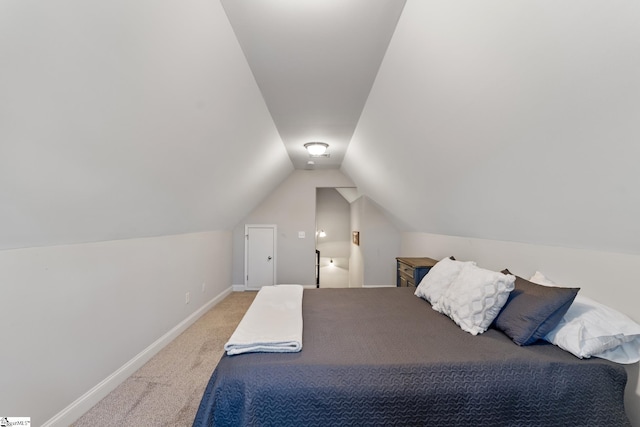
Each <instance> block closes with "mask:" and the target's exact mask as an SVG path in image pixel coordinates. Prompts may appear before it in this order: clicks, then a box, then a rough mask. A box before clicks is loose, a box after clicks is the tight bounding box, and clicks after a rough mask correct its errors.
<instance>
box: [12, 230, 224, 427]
mask: <svg viewBox="0 0 640 427" xmlns="http://www.w3.org/2000/svg"><path fill="white" fill-rule="evenodd" d="M203 283H204V284H205V290H204V291H202V284H203ZM230 284H231V232H230V231H224V232H205V233H194V234H183V235H176V236H164V237H155V238H143V239H130V240H117V241H109V242H99V243H87V244H76V245H63V246H49V247H41V248H28V249H16V250H5V251H0V286H1V291H2V298H1V299H2V321H1V322H0V336H1V337H2V340H3V342H4V343H5V346H4V347H5V348H4V349H3V351H2V352H0V367H1V369H2V381H3V384H4V386H3V387H0V413H3V414H6V415H11V414H14V415H16V416H18V415H21V416H28V417H31V422H32V424H33V425H37V426H40V425H43V424H44V423H45V421H47V420H49V419H50V418H52V417H53V416H54V415H56V414H58V413H60V412H61V411H63V409H65V408H69V409H68V411H66V412H67V413H65V414H63V416H62V418H61V419H59V420H58V421H59V423H58V424H57V425H69V424H70V423H71V422H72V421H74V420H75V417H79V416H80V415H82V413H83V412H84V411H87V410H89V409H90V408H91V407H92V406H93V405H95V404H96V403H97V402H98V401H99V399H100V398H101V397H103V396H104V395H105V394H106V393H107V392H108V391H110V390H111V389H112V388H114V387H115V386H117V385H118V383H119V381H122V380H124V379H126V377H127V376H128V375H131V374H133V372H134V371H135V369H136V367H137V368H139V367H140V366H142V363H144V362H145V361H146V360H148V359H149V358H150V357H151V356H153V354H154V353H155V352H157V351H158V350H159V349H160V348H161V347H162V346H163V345H166V344H167V343H168V340H167V339H165V340H161V339H162V338H163V337H165V334H167V333H169V332H170V331H174V332H176V334H173V335H174V336H177V332H180V331H179V330H176V327H177V326H178V325H180V324H181V323H182V322H183V321H185V319H188V318H189V317H190V316H192V315H194V314H195V313H196V312H198V310H199V309H201V308H202V307H203V306H205V305H206V304H207V303H208V302H210V301H211V300H212V299H214V298H216V297H218V296H220V295H221V294H222V293H223V292H225V291H228V290H230ZM186 292H189V293H190V296H191V300H190V303H189V304H185V293H186ZM159 340H161V341H162V342H158V341H159ZM154 344H155V345H154ZM152 346H153V348H151V347H152ZM125 367H128V368H126V369H124V370H123V371H122V372H120V373H119V374H118V373H117V371H119V370H121V369H123V368H125ZM103 381H105V382H104V383H103ZM98 385H99V387H98V388H97V389H94V387H95V386H98ZM89 391H91V393H90V395H89V396H86V395H85V393H87V392H89ZM81 397H82V398H83V399H81V401H77V399H80V398H81Z"/></svg>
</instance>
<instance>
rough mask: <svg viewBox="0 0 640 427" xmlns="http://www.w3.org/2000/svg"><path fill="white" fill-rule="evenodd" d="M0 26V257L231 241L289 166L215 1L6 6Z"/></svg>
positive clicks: (56, 0) (80, 0)
mask: <svg viewBox="0 0 640 427" xmlns="http://www.w3.org/2000/svg"><path fill="white" fill-rule="evenodd" d="M0 28H2V36H1V37H0V57H1V58H3V59H2V66H1V67H0V82H2V83H0V85H1V90H0V92H1V95H0V249H7V248H19V247H30V246H46V245H55V244H65V243H79V242H92V241H103V240H115V239H128V238H133V237H146V236H162V235H169V234H180V233H188V232H197V231H207V230H230V229H231V228H232V227H233V226H234V225H235V224H236V222H237V221H238V218H241V217H242V216H244V215H246V214H247V213H248V212H250V211H251V209H252V208H253V207H255V205H256V204H257V203H258V202H259V201H260V200H261V199H262V197H264V194H268V193H269V192H271V191H272V190H273V189H274V188H275V187H276V186H277V185H278V184H279V183H280V182H281V181H282V180H283V179H284V178H285V177H286V176H287V175H288V174H289V173H290V172H291V170H292V169H293V166H292V164H291V161H290V160H289V156H288V155H287V153H286V150H285V148H284V146H283V144H282V141H281V140H280V137H279V135H278V132H277V130H276V128H275V125H274V124H273V121H272V120H271V116H270V114H269V111H268V110H267V108H266V105H265V103H264V100H263V98H262V95H261V93H260V91H259V89H258V86H257V84H256V82H255V80H254V78H253V75H252V74H251V71H250V69H249V66H248V64H247V62H246V60H245V57H244V55H243V53H242V50H241V49H240V46H239V44H238V41H237V39H236V38H235V36H234V33H233V30H232V29H231V26H230V24H229V21H228V19H227V17H226V15H225V13H224V10H223V9H222V6H221V5H220V3H219V2H205V1H200V0H196V1H193V2H190V3H189V6H185V5H184V4H181V3H176V2H173V1H168V0H158V1H145V0H141V1H135V2H131V1H128V0H113V1H109V2H86V1H83V0H66V1H59V0H52V1H46V2H41V1H30V0H27V1H11V0H9V1H3V2H2V4H1V6H0ZM248 123H249V124H250V125H247V124H248ZM258 142H259V143H258ZM230 181H233V184H232V185H230Z"/></svg>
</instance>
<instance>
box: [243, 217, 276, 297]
mask: <svg viewBox="0 0 640 427" xmlns="http://www.w3.org/2000/svg"><path fill="white" fill-rule="evenodd" d="M250 228H271V229H273V284H274V285H275V284H276V268H277V266H278V263H277V260H278V256H277V255H278V254H277V249H278V244H277V238H278V226H277V225H276V224H245V225H244V289H245V290H258V288H249V287H248V283H247V273H248V270H249V257H248V254H249V243H248V240H249V229H250Z"/></svg>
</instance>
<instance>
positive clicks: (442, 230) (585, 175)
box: [342, 0, 640, 254]
mask: <svg viewBox="0 0 640 427" xmlns="http://www.w3.org/2000/svg"><path fill="white" fill-rule="evenodd" d="M639 18H640V2H633V1H621V0H614V1H611V2H601V1H599V0H566V1H562V2H561V3H552V2H548V1H539V2H508V1H496V0H491V1H488V2H487V1H483V2H475V1H473V0H463V1H457V2H447V1H408V2H407V4H406V6H405V9H404V11H403V14H402V16H401V17H400V20H399V22H398V27H397V29H396V32H395V34H394V36H393V39H392V40H391V43H390V45H389V48H388V51H387V54H386V56H385V58H384V61H383V63H382V65H381V67H380V71H379V73H378V76H377V78H376V82H375V84H374V86H373V88H372V90H371V93H370V95H369V98H368V101H367V104H366V106H365V108H364V111H363V113H362V116H361V118H360V121H359V123H358V127H357V129H356V131H355V133H354V136H353V139H352V142H351V144H350V146H349V149H348V151H347V154H346V157H345V161H344V163H343V167H342V170H343V171H344V172H345V174H347V175H348V176H349V177H350V178H351V179H353V181H354V182H355V184H356V185H357V187H358V189H359V190H360V191H361V192H362V193H363V194H366V195H367V196H369V197H370V198H372V199H373V200H375V201H376V202H377V203H379V204H380V205H382V206H384V207H385V208H386V209H388V210H390V211H391V212H392V213H393V215H394V216H396V217H398V218H399V219H400V220H402V221H403V222H405V223H406V224H408V226H409V228H408V229H409V230H415V231H425V232H431V233H438V234H444V235H454V236H463V237H477V238H485V239H498V240H507V241H519V242H526V243H537V244H544V245H553V246H566V247H574V248H584V249H594V250H605V251H611V252H625V253H634V254H640V239H639V238H638V236H640V221H638V220H637V218H640V197H638V189H637V186H638V183H640V168H639V167H638V166H637V163H638V159H640V143H638V141H640V126H638V123H640V84H639V81H640V80H639V79H638V76H639V75H640V44H639V40H640V25H638V19H639Z"/></svg>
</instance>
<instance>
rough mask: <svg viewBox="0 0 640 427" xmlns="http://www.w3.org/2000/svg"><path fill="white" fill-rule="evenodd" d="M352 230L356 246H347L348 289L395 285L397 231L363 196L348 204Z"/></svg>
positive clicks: (398, 232) (377, 208)
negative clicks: (349, 275)
mask: <svg viewBox="0 0 640 427" xmlns="http://www.w3.org/2000/svg"><path fill="white" fill-rule="evenodd" d="M351 221H352V224H351V225H352V230H353V231H359V232H360V244H359V245H354V244H353V243H352V245H351V260H350V267H351V268H353V269H354V271H353V273H351V280H352V284H351V287H360V286H365V287H366V286H395V285H396V257H399V256H400V254H399V253H400V231H399V230H398V229H397V228H396V226H395V225H394V224H393V222H392V221H391V219H390V218H389V217H388V216H387V214H386V213H385V212H384V211H383V210H382V209H381V208H380V207H379V206H378V205H377V204H376V203H375V202H373V201H372V200H371V199H369V198H368V197H366V196H362V197H360V198H358V199H357V200H356V201H354V202H353V203H352V204H351Z"/></svg>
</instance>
